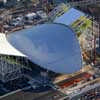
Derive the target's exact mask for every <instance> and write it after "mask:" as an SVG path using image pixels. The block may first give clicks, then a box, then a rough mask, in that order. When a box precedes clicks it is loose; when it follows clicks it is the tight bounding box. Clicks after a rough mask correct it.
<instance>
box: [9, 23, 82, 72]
mask: <svg viewBox="0 0 100 100" xmlns="http://www.w3.org/2000/svg"><path fill="white" fill-rule="evenodd" d="M7 40H8V42H9V43H10V44H11V45H13V46H14V47H15V48H16V49H17V50H19V51H20V52H22V53H23V54H25V55H26V56H27V57H28V59H30V60H31V61H32V62H34V63H36V64H38V65H40V66H41V67H43V68H45V69H48V70H51V71H54V72H57V73H73V72H76V71H78V70H79V69H80V68H81V67H82V57H81V50H80V45H79V42H78V40H77V37H76V34H75V33H74V32H73V31H72V30H71V28H69V27H68V26H66V25H62V24H43V25H38V26H35V27H32V28H30V29H25V30H21V31H17V32H14V33H12V34H8V35H7Z"/></svg>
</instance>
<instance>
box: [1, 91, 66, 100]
mask: <svg viewBox="0 0 100 100" xmlns="http://www.w3.org/2000/svg"><path fill="white" fill-rule="evenodd" d="M62 97H64V94H62V93H61V92H59V91H56V90H48V91H45V92H40V93H35V92H33V91H29V90H25V91H19V92H17V93H14V94H11V95H8V96H6V97H3V98H2V99H0V100H59V99H60V98H62Z"/></svg>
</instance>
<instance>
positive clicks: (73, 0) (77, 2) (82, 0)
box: [68, 0, 100, 6]
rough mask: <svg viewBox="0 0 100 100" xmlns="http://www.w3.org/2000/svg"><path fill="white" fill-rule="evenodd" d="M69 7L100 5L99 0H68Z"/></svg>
mask: <svg viewBox="0 0 100 100" xmlns="http://www.w3.org/2000/svg"><path fill="white" fill-rule="evenodd" d="M68 3H69V4H70V5H71V6H87V5H92V4H100V0H69V1H68Z"/></svg>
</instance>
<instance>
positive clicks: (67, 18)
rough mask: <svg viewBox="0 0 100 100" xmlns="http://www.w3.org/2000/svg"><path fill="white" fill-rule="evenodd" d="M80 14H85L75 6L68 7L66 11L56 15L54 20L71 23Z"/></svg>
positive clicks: (66, 23)
mask: <svg viewBox="0 0 100 100" xmlns="http://www.w3.org/2000/svg"><path fill="white" fill-rule="evenodd" d="M81 16H85V14H84V13H83V12H81V11H79V10H77V9H75V8H70V9H69V10H68V11H67V12H66V13H64V14H63V15H61V16H60V17H57V18H56V19H55V20H54V22H55V23H61V24H65V25H71V24H72V23H73V22H75V21H76V20H78V19H79V18H80V17H81Z"/></svg>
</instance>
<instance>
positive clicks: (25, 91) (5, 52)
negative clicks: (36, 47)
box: [0, 0, 100, 100]
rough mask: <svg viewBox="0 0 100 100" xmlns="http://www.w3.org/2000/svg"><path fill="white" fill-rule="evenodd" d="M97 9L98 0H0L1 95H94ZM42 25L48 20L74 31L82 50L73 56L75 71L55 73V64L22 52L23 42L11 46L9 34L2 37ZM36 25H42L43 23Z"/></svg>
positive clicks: (72, 98) (5, 98)
mask: <svg viewBox="0 0 100 100" xmlns="http://www.w3.org/2000/svg"><path fill="white" fill-rule="evenodd" d="M99 11H100V0H0V100H99V99H100V12H99ZM52 23H53V24H52ZM44 24H46V25H48V24H52V27H53V25H65V26H68V28H70V29H72V31H73V32H75V35H76V37H77V41H79V46H80V51H79V52H81V55H80V54H77V55H78V56H77V57H82V58H81V59H82V61H81V59H80V61H78V60H79V58H76V59H75V60H76V61H75V60H74V62H77V63H78V64H77V65H79V66H77V68H78V67H79V70H78V71H75V72H72V73H62V72H61V73H59V71H58V68H55V69H54V70H51V69H50V68H49V67H48V66H47V65H46V67H43V66H42V64H40V63H39V64H38V63H37V62H35V60H33V58H28V56H31V54H28V53H26V52H27V51H26V52H25V53H24V52H21V51H20V50H22V51H23V48H22V47H23V45H21V46H22V47H21V49H20V48H19V47H18V49H19V50H18V49H16V48H15V47H17V46H15V47H13V45H12V44H13V43H12V44H10V43H11V42H12V41H10V38H9V39H8V38H6V37H7V36H8V37H9V36H10V35H12V34H14V33H15V34H21V33H23V34H24V33H25V31H24V30H26V31H27V32H30V34H31V31H33V32H36V31H37V30H38V29H39V28H38V27H36V26H41V25H44ZM35 27H36V29H37V30H35ZM48 27H49V26H48ZM32 28H33V29H32ZM40 29H41V30H44V29H45V27H44V28H43V29H42V28H40ZM47 29H49V28H47ZM54 30H56V31H57V30H58V29H56V28H54ZM61 30H62V29H61ZM38 31H39V30H38ZM48 31H50V30H48ZM27 32H26V33H27ZM46 32H47V30H46ZM26 33H25V34H26ZM58 33H59V32H58ZM62 33H64V32H63V31H62ZM41 34H42V32H41ZM16 36H17V35H16ZM30 36H32V35H30ZM7 39H8V40H7ZM22 39H23V38H20V40H22ZM16 40H17V39H16ZM23 40H24V39H23ZM51 40H52V39H51ZM9 41H10V42H9ZM30 41H31V38H30ZM41 41H42V40H41ZM41 41H39V43H40V42H41ZM13 42H14V43H15V44H17V42H15V41H13ZM21 42H22V41H21ZM26 42H27V41H26ZM29 43H31V42H29ZM22 44H23V43H22ZM37 44H38V43H37ZM40 44H41V43H40ZM17 45H18V44H17ZM25 45H27V43H25ZM29 45H30V44H29ZM41 45H42V44H41ZM51 45H52V44H51ZM73 45H74V44H73ZM43 47H44V48H45V45H43ZM51 48H53V47H51ZM29 49H30V50H29V52H31V51H32V50H33V49H31V46H30V48H29ZM74 49H76V48H73V49H72V50H73V52H74ZM43 50H44V51H46V50H47V49H46V50H45V49H43ZM40 51H42V48H40ZM47 51H48V50H47ZM34 52H35V51H34ZM52 52H53V51H52ZM26 54H27V55H26ZM33 54H34V53H33ZM36 54H37V52H36ZM43 54H44V52H43ZM41 55H42V54H41ZM44 55H45V54H44ZM68 56H69V55H68ZM71 56H73V54H72V55H71ZM42 57H43V55H42ZM37 58H38V57H37ZM73 58H74V56H73ZM69 59H70V57H69ZM39 60H40V59H39ZM42 60H44V59H42ZM49 60H50V59H49ZM58 61H59V60H58ZM59 62H60V61H59ZM74 62H73V64H74ZM80 62H81V65H80ZM48 65H49V64H48ZM59 65H60V64H59ZM69 65H70V64H69ZM44 66H45V64H44ZM57 67H58V65H57ZM62 67H63V64H62ZM68 67H69V70H70V67H71V66H68ZM49 69H50V70H49ZM52 69H53V68H52ZM64 70H65V71H63V72H67V71H66V70H68V69H64ZM73 70H74V68H73ZM75 70H76V69H75ZM57 71H58V72H57ZM19 95H20V96H19Z"/></svg>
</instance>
